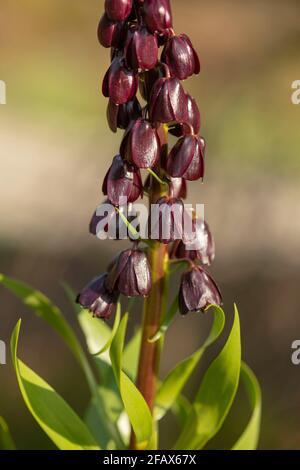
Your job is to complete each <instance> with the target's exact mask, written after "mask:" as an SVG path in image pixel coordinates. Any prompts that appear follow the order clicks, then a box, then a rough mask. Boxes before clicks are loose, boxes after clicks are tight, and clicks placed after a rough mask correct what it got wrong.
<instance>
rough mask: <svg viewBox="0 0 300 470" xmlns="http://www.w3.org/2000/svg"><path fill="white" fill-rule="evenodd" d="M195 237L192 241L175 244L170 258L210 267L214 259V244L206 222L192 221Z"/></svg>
mask: <svg viewBox="0 0 300 470" xmlns="http://www.w3.org/2000/svg"><path fill="white" fill-rule="evenodd" d="M194 222H195V223H194V224H193V229H194V231H195V236H194V238H193V240H192V241H190V242H188V243H184V242H183V241H182V240H180V241H179V242H175V243H174V246H173V248H172V251H171V254H170V257H171V258H178V259H183V258H185V259H190V260H196V259H198V260H199V261H201V263H202V264H207V265H210V264H211V263H212V262H213V260H214V258H215V242H214V238H213V236H212V233H211V231H210V228H209V225H208V223H207V222H206V221H200V220H197V221H194Z"/></svg>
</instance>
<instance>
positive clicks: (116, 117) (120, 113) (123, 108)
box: [106, 97, 142, 132]
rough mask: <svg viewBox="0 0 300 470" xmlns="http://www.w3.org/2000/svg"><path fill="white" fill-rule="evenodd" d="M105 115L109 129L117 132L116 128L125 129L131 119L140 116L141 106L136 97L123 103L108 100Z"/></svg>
mask: <svg viewBox="0 0 300 470" xmlns="http://www.w3.org/2000/svg"><path fill="white" fill-rule="evenodd" d="M106 116H107V121H108V125H109V127H110V129H111V130H112V131H113V132H117V129H118V128H119V129H127V128H128V126H129V124H130V123H131V121H134V120H135V119H138V118H140V117H142V108H141V105H140V103H139V101H138V99H137V98H136V97H135V98H134V99H133V100H132V101H128V102H127V103H124V104H115V103H114V102H113V101H112V100H109V102H108V105H107V111H106Z"/></svg>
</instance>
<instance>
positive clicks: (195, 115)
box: [169, 94, 201, 137]
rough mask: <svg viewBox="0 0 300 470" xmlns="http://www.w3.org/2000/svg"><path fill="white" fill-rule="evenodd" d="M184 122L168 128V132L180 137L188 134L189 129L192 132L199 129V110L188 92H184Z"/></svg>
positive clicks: (197, 131) (196, 131) (196, 132)
mask: <svg viewBox="0 0 300 470" xmlns="http://www.w3.org/2000/svg"><path fill="white" fill-rule="evenodd" d="M186 110H187V111H186V112H187V118H186V122H185V123H183V124H176V125H175V127H174V128H172V127H171V128H170V129H169V132H170V134H172V135H175V136H176V137H181V136H182V135H185V134H190V131H191V129H192V130H193V133H194V134H199V131H200V124H201V118H200V111H199V108H198V105H197V102H196V100H195V99H194V98H192V97H191V96H190V95H189V94H186Z"/></svg>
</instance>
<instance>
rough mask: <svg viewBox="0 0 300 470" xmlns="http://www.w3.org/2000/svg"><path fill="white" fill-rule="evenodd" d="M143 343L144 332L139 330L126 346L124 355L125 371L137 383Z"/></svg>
mask: <svg viewBox="0 0 300 470" xmlns="http://www.w3.org/2000/svg"><path fill="white" fill-rule="evenodd" d="M141 341H142V331H141V329H140V328H139V329H138V330H137V331H136V333H135V334H134V335H133V337H132V338H131V340H130V341H129V342H128V344H127V345H126V346H125V349H124V353H123V360H122V362H123V369H124V371H125V372H126V374H127V375H128V376H129V377H130V379H131V380H133V381H135V379H136V376H137V370H138V363H139V352H140V347H141Z"/></svg>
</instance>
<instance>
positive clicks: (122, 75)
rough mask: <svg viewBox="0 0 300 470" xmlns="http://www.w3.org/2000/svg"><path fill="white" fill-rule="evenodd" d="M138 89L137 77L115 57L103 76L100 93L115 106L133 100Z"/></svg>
mask: <svg viewBox="0 0 300 470" xmlns="http://www.w3.org/2000/svg"><path fill="white" fill-rule="evenodd" d="M137 87H138V76H137V75H136V74H135V73H134V72H133V71H132V70H128V69H127V68H126V67H125V65H124V60H123V59H122V58H121V57H119V56H116V57H115V58H114V59H113V61H112V63H111V65H110V67H109V69H108V71H107V72H106V74H105V77H104V80H103V84H102V93H103V95H104V96H105V97H106V98H110V99H111V100H112V101H113V102H114V103H115V104H124V103H127V101H130V100H132V99H133V98H134V96H135V95H136V92H137Z"/></svg>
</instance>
